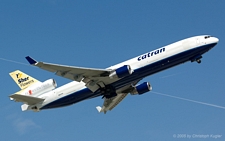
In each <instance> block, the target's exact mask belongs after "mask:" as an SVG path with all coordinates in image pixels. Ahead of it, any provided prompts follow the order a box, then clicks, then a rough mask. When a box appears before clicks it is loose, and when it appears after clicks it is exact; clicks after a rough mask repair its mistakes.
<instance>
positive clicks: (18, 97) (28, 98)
mask: <svg viewBox="0 0 225 141" xmlns="http://www.w3.org/2000/svg"><path fill="white" fill-rule="evenodd" d="M9 97H10V98H13V100H15V101H17V102H23V103H26V104H28V105H34V104H37V103H40V102H42V101H44V100H45V99H42V98H37V97H32V96H26V95H21V94H13V95H10V96H9Z"/></svg>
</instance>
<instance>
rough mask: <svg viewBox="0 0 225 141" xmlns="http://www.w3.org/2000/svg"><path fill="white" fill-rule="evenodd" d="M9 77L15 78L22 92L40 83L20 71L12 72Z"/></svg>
mask: <svg viewBox="0 0 225 141" xmlns="http://www.w3.org/2000/svg"><path fill="white" fill-rule="evenodd" d="M9 75H10V76H11V77H12V78H13V80H14V81H15V82H16V84H17V85H18V86H19V87H20V89H22V90H23V89H25V88H27V87H29V86H31V85H33V84H35V83H36V82H39V81H38V80H37V79H35V78H33V77H31V76H29V75H27V74H25V73H23V72H21V71H19V70H16V71H14V72H11V73H9Z"/></svg>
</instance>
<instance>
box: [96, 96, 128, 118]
mask: <svg viewBox="0 0 225 141" xmlns="http://www.w3.org/2000/svg"><path fill="white" fill-rule="evenodd" d="M127 95H128V93H121V94H117V96H115V97H112V98H104V103H103V106H102V107H100V106H97V107H96V109H97V110H98V112H99V113H100V112H104V113H105V114H106V112H107V111H108V110H110V111H111V110H112V109H113V108H115V107H116V106H117V105H118V104H119V103H120V102H121V101H122V100H123V99H124V98H125V97H126V96H127Z"/></svg>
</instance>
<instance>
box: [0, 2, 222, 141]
mask: <svg viewBox="0 0 225 141" xmlns="http://www.w3.org/2000/svg"><path fill="white" fill-rule="evenodd" d="M224 5H225V1H222V0H221V1H211V0H204V1H203V0H199V1H187V0H186V1H166V0H165V1H133V0H130V1H62V0H49V1H46V0H40V1H35V0H31V1H13V0H9V1H1V4H0V19H1V20H0V48H1V50H0V65H1V66H2V67H1V70H0V74H1V81H0V86H1V98H0V113H1V114H0V115H1V116H0V119H1V123H0V127H1V128H0V133H1V136H0V140H4V141H6V140H7V141H14V140H23V141H30V140H33V141H39V140H42V141H49V140H55V141H61V140H83V141H89V140H107V141H115V140H117V141H124V140H130V141H136V140H157V141H165V140H167V141H170V140H190V139H188V138H185V139H177V138H174V137H173V135H179V134H186V135H221V137H219V138H217V139H214V138H210V137H209V138H205V139H204V138H194V137H191V139H192V140H196V139H198V140H217V141H220V140H225V130H224V129H225V120H224V119H225V110H224V109H223V108H216V107H213V106H209V105H204V104H199V103H196V102H191V101H187V100H186V101H185V100H181V99H177V98H172V97H168V96H165V95H164V96H163V95H159V94H155V93H152V92H148V93H146V94H144V95H141V96H130V95H129V96H128V97H127V98H126V99H125V100H124V101H123V102H122V103H121V104H120V105H119V106H117V107H116V108H115V109H114V110H113V111H111V112H108V113H107V114H106V115H104V114H99V113H98V112H97V110H96V109H95V107H96V106H98V105H102V103H103V101H102V99H101V98H100V97H99V98H95V99H92V100H87V101H83V102H80V103H77V104H75V105H72V106H69V107H65V108H59V109H52V110H45V111H41V112H38V113H34V112H22V111H21V109H20V105H21V103H15V102H12V101H10V100H9V98H8V96H9V95H10V94H13V93H14V92H17V91H18V90H19V88H18V86H17V85H16V84H15V83H14V81H13V80H12V79H11V78H10V76H9V75H8V73H9V72H12V71H14V70H17V69H19V70H21V71H24V72H26V73H28V74H30V75H32V76H33V77H35V78H37V79H39V80H41V81H44V80H47V79H49V78H54V79H55V80H56V81H57V83H58V86H61V85H63V84H66V83H68V82H69V80H67V79H64V78H60V77H58V76H56V75H54V74H52V73H49V72H46V71H43V70H40V69H38V68H35V67H32V66H29V65H26V64H28V63H27V62H26V60H25V58H24V57H25V56H27V55H31V56H33V57H34V58H36V59H38V60H40V61H45V62H52V63H58V64H65V65H73V66H82V67H94V68H106V67H109V66H111V65H114V64H117V63H120V62H122V61H125V60H127V59H130V58H133V57H135V56H138V55H140V54H143V53H145V52H149V51H151V50H154V49H156V48H159V47H162V46H164V45H167V44H170V43H173V42H175V41H178V40H181V39H184V38H187V37H191V36H195V35H204V34H210V35H213V36H216V37H218V38H219V39H220V42H219V44H218V45H217V46H216V47H215V48H214V49H212V50H211V51H210V52H208V53H207V54H205V55H204V56H203V59H202V63H201V64H200V65H199V64H197V63H190V62H188V63H185V64H182V65H180V66H177V67H174V68H172V69H169V70H166V71H163V72H160V73H158V74H155V75H152V76H149V77H147V78H145V79H144V80H143V81H149V82H151V84H152V86H153V91H154V92H159V93H162V94H168V95H172V96H176V97H181V98H186V99H190V100H195V101H200V102H204V103H209V104H214V105H218V106H222V107H225V89H224V84H225V79H224V72H225V67H224V66H225V61H224V60H225V57H224V52H225V49H224V46H223V44H224V43H225V42H224V40H223V39H224V38H225V32H224V23H225V15H224ZM3 59H8V60H13V61H17V62H21V63H22V64H19V63H13V62H9V61H5V60H3Z"/></svg>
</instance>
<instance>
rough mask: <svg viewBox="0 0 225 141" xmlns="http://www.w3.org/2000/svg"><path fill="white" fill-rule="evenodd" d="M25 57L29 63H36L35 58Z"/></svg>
mask: <svg viewBox="0 0 225 141" xmlns="http://www.w3.org/2000/svg"><path fill="white" fill-rule="evenodd" d="M25 58H26V59H27V61H28V62H29V63H30V64H31V65H35V64H36V63H37V61H36V60H34V59H33V58H31V57H30V56H27V57H25Z"/></svg>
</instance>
